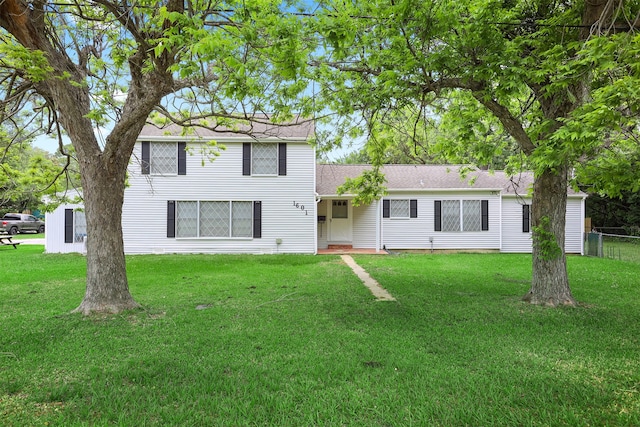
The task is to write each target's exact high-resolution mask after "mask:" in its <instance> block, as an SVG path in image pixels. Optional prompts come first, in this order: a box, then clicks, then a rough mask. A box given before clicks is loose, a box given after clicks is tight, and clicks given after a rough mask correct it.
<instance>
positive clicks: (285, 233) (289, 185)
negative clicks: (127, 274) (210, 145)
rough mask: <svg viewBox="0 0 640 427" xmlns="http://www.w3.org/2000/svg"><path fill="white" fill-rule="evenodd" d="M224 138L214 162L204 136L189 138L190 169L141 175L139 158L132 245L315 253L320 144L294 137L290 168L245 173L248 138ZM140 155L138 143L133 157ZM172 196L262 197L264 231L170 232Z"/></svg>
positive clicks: (133, 180) (133, 248)
mask: <svg viewBox="0 0 640 427" xmlns="http://www.w3.org/2000/svg"><path fill="white" fill-rule="evenodd" d="M277 142H282V141H277ZM225 145H226V147H227V149H226V150H225V151H222V153H221V154H220V156H219V157H218V158H216V159H215V160H214V161H213V162H211V161H210V160H208V159H207V158H203V156H202V155H201V154H200V151H199V150H198V143H192V144H188V148H189V150H190V153H192V154H188V155H187V174H186V175H174V176H154V175H141V173H140V165H139V163H138V162H132V164H131V165H130V168H129V188H127V190H126V191H125V201H124V207H123V215H122V227H123V233H124V246H125V252H126V253H129V254H134V253H315V247H316V246H315V238H314V227H315V224H316V215H317V213H316V203H315V197H314V191H315V188H314V187H315V183H314V168H315V153H314V149H313V147H311V146H310V145H309V144H307V143H303V142H297V143H296V142H288V143H287V175H286V176H243V175H242V143H241V142H238V143H236V142H231V143H227V144H225ZM140 157H141V144H140V143H138V144H136V147H135V150H134V156H133V158H134V159H139V158H140ZM169 200H176V201H181V200H183V201H187V200H221V201H224V200H235V201H261V202H262V238H259V239H253V238H167V201H169ZM295 203H297V204H298V205H299V207H296V206H295V205H294V204H295ZM302 206H304V210H302V209H301V207H302ZM278 239H279V240H280V241H281V243H280V244H277V240H278Z"/></svg>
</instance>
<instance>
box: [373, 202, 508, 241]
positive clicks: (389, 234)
mask: <svg viewBox="0 0 640 427" xmlns="http://www.w3.org/2000/svg"><path fill="white" fill-rule="evenodd" d="M385 199H416V200H417V201H418V217H417V218H406V219H396V218H384V219H383V220H382V229H383V230H382V244H383V245H384V246H385V247H386V248H387V249H434V250H446V249H456V250H458V249H462V250H464V249H499V248H500V196H499V195H493V194H491V192H488V191H477V192H473V191H460V192H448V193H444V192H442V193H440V192H438V193H436V192H432V193H421V194H416V193H406V194H394V193H392V194H390V195H389V196H386V197H385ZM436 200H488V201H489V230H487V231H476V232H443V231H435V230H434V228H435V227H434V226H435V217H434V212H435V210H434V202H435V201H436Z"/></svg>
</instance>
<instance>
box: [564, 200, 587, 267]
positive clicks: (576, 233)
mask: <svg viewBox="0 0 640 427" xmlns="http://www.w3.org/2000/svg"><path fill="white" fill-rule="evenodd" d="M566 221H567V223H566V226H565V236H564V242H565V243H564V245H565V248H564V250H565V252H566V253H568V254H581V255H582V254H583V242H584V234H583V233H584V198H582V197H569V198H568V199H567V215H566Z"/></svg>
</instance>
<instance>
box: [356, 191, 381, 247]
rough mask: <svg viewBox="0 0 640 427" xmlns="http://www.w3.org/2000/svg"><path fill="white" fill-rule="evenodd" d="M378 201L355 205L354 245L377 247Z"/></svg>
mask: <svg viewBox="0 0 640 427" xmlns="http://www.w3.org/2000/svg"><path fill="white" fill-rule="evenodd" d="M376 209H377V202H373V203H371V204H370V205H360V206H354V207H353V247H354V248H366V249H375V247H376Z"/></svg>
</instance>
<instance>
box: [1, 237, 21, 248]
mask: <svg viewBox="0 0 640 427" xmlns="http://www.w3.org/2000/svg"><path fill="white" fill-rule="evenodd" d="M12 239H13V236H11V235H9V236H0V246H13V249H18V245H19V244H20V242H14V241H13V240H12Z"/></svg>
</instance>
